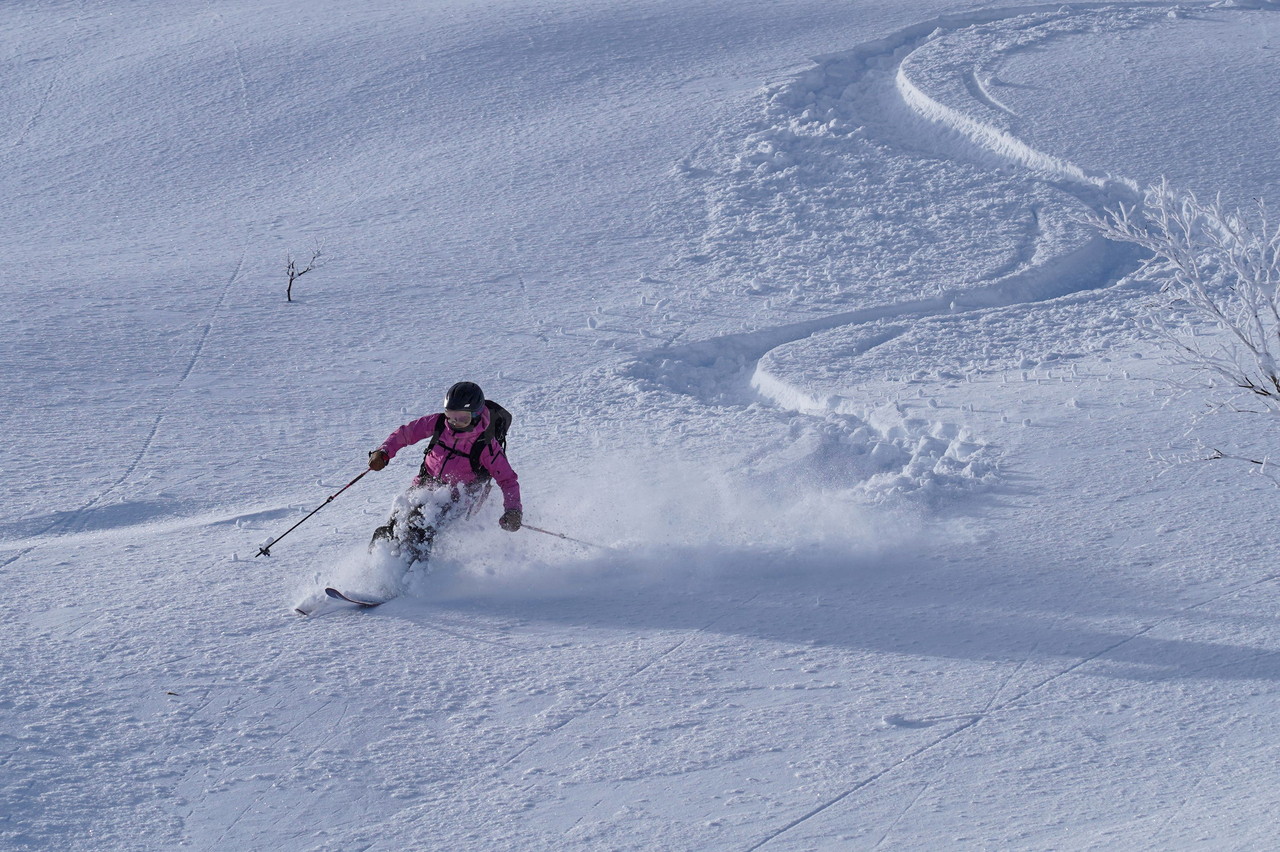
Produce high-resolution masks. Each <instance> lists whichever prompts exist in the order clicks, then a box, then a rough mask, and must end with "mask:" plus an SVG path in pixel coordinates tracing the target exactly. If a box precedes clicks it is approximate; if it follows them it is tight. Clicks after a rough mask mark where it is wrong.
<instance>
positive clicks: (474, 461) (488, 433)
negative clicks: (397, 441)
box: [419, 414, 501, 481]
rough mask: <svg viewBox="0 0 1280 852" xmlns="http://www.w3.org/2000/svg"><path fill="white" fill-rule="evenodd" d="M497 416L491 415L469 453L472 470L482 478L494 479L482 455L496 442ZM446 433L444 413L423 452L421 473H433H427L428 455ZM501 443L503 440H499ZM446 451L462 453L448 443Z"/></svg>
mask: <svg viewBox="0 0 1280 852" xmlns="http://www.w3.org/2000/svg"><path fill="white" fill-rule="evenodd" d="M497 425H498V423H497V418H495V417H490V418H489V425H488V426H486V427H485V429H484V431H483V432H481V433H480V437H478V438H476V442H475V443H474V444H472V445H471V452H470V453H468V455H467V461H469V462H471V472H472V473H474V474H475V475H476V477H477V478H478V479H479V480H481V481H484V480H487V479H492V478H493V474H491V473H489V471H487V470H485V467H484V465H483V464H481V463H480V456H481V455H483V454H484V451H485V448H486V447H488V446H489V445H490V444H491V443H493V442H494V433H495V430H496V429H497ZM443 434H444V415H443V414H442V415H440V419H439V420H437V421H436V425H435V428H434V429H433V430H432V432H431V440H430V441H428V442H427V448H426V449H425V450H424V451H423V452H422V467H421V468H420V469H419V475H420V476H422V478H424V479H427V478H429V477H430V476H431V474H429V473H427V456H429V455H431V451H432V450H434V449H435V447H436V444H438V443H440V436H441V435H443ZM499 443H500V445H501V442H499ZM444 448H445V450H446V451H448V453H449V455H451V456H460V455H462V453H460V452H458V451H457V450H455V449H454V448H453V447H451V446H449V445H448V444H445V445H444Z"/></svg>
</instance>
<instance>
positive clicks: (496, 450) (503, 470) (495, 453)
mask: <svg viewBox="0 0 1280 852" xmlns="http://www.w3.org/2000/svg"><path fill="white" fill-rule="evenodd" d="M480 463H481V464H482V465H484V467H485V470H487V471H489V473H490V474H492V475H493V479H494V481H495V482H497V483H498V487H499V488H501V489H502V508H504V509H517V510H521V511H523V509H522V507H521V505H520V480H519V478H518V477H517V476H516V472H515V471H514V470H513V469H512V468H511V462H509V461H507V453H506V451H505V450H503V449H502V447H500V446H498V443H497V441H494V442H493V443H492V444H491V445H490V446H489V448H488V449H486V450H485V451H484V455H483V456H481V457H480Z"/></svg>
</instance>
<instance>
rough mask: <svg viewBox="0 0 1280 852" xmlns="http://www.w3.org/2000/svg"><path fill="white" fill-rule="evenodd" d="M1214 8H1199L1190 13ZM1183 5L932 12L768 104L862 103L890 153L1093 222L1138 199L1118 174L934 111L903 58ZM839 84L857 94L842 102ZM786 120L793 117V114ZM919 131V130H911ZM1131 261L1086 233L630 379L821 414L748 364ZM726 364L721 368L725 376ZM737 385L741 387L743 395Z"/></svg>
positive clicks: (659, 361) (650, 367)
mask: <svg viewBox="0 0 1280 852" xmlns="http://www.w3.org/2000/svg"><path fill="white" fill-rule="evenodd" d="M1216 5H1217V4H1208V3H1206V4H1200V5H1199V8H1206V9H1207V8H1209V7H1210V6H1216ZM1185 8H1187V7H1185V6H1170V5H1169V4H1167V3H1122V4H1109V3H1084V4H1072V5H1070V6H1064V5H1061V4H1052V5H1051V4H1043V5H1029V6H1019V7H1008V8H1000V9H990V10H982V11H977V12H966V13H958V14H950V15H942V16H939V17H936V18H932V19H929V20H927V21H924V22H921V23H919V24H914V25H912V26H910V27H906V28H903V29H901V30H899V31H898V32H896V33H894V34H892V35H890V36H888V37H886V38H884V39H877V40H875V41H871V42H867V43H865V44H862V45H859V46H857V47H855V48H853V49H851V50H849V51H846V52H843V53H839V54H835V55H832V56H828V57H824V58H822V59H821V60H820V61H819V66H818V68H817V69H816V70H811V71H807V72H805V73H804V74H802V75H800V76H799V77H798V78H796V79H795V80H793V81H792V82H791V83H790V84H789V85H788V86H786V87H785V88H784V89H782V90H781V91H780V92H779V93H778V94H777V95H775V96H774V99H775V100H777V101H780V102H781V101H791V102H795V103H813V102H815V101H817V102H819V103H837V104H839V103H842V102H847V101H850V100H855V99H856V100H857V101H858V102H859V104H861V105H863V106H865V105H867V104H873V105H876V106H877V107H879V111H878V112H873V113H870V114H869V113H867V112H866V111H865V110H863V111H860V112H859V113H858V120H859V121H860V122H863V123H864V124H865V125H866V126H867V127H869V128H874V130H875V133H876V135H877V136H878V137H879V138H880V139H882V140H884V141H886V142H888V143H890V145H891V146H896V147H897V148H898V149H899V150H901V151H912V150H919V151H921V152H922V153H923V154H925V155H927V156H931V157H939V158H943V159H950V160H954V161H957V162H965V163H976V164H979V165H982V166H983V167H987V168H991V169H1000V168H1016V169H1020V170H1024V171H1026V172H1029V173H1031V174H1034V175H1035V176H1037V177H1038V178H1039V180H1041V181H1042V182H1043V183H1044V184H1046V185H1047V186H1050V187H1053V188H1055V189H1057V190H1059V191H1061V192H1062V193H1064V194H1066V195H1068V196H1071V197H1073V198H1074V199H1076V201H1077V202H1078V203H1079V205H1080V207H1081V210H1082V212H1088V213H1089V214H1092V215H1101V214H1103V213H1104V211H1105V210H1107V209H1113V208H1115V207H1117V206H1119V205H1121V204H1125V205H1134V204H1137V203H1139V202H1140V198H1141V193H1140V192H1139V189H1138V186H1137V184H1136V183H1135V182H1134V181H1132V180H1129V179H1127V178H1124V177H1118V176H1114V175H1110V174H1105V173H1099V172H1094V171H1090V170H1088V169H1086V168H1084V167H1081V166H1079V165H1076V164H1074V163H1071V162H1069V161H1067V160H1064V159H1062V158H1059V157H1056V156H1053V155H1051V154H1048V153H1046V152H1043V151H1040V150H1037V149H1036V148H1035V147H1033V146H1032V145H1030V144H1028V143H1026V142H1024V141H1023V140H1021V139H1019V138H1017V137H1016V136H1014V135H1012V134H1010V133H1009V132H1007V131H1005V130H1003V129H1001V128H999V127H997V126H995V125H993V124H990V123H988V122H985V121H983V120H982V119H980V118H977V117H974V116H972V115H971V114H969V112H967V111H966V110H965V109H964V106H963V105H961V106H956V105H951V104H948V103H944V102H943V101H942V100H940V99H938V98H937V97H935V96H933V95H931V94H930V93H929V91H928V89H927V86H926V85H922V84H920V83H918V82H917V81H915V80H913V78H912V69H911V66H912V62H913V59H915V57H916V56H917V54H918V53H919V52H920V51H921V49H922V48H925V47H927V46H928V45H929V44H931V43H932V42H934V41H935V40H936V39H937V38H938V36H939V34H941V33H958V32H961V31H963V30H966V29H969V28H971V27H974V26H977V25H983V24H993V23H1008V22H1021V20H1022V19H1027V18H1028V17H1030V20H1029V21H1028V26H1036V25H1042V24H1044V23H1045V21H1046V20H1047V18H1046V16H1049V17H1050V18H1052V19H1053V20H1064V19H1072V18H1084V17H1085V16H1090V15H1094V14H1095V13H1098V12H1109V11H1113V10H1117V9H1134V10H1150V11H1151V12H1152V13H1153V16H1155V17H1153V20H1159V17H1158V16H1159V15H1167V14H1168V13H1170V12H1171V11H1172V10H1174V9H1185ZM1193 8H1194V7H1193ZM886 69H887V70H886ZM979 73H980V69H976V68H967V69H964V70H963V71H961V72H959V74H960V76H961V79H962V87H963V88H964V89H965V91H966V92H967V93H968V94H969V96H970V98H971V99H972V101H973V102H974V103H976V104H978V105H982V106H986V107H988V108H990V109H991V110H993V111H998V112H1002V113H1005V114H1009V115H1012V114H1013V113H1012V111H1011V110H1009V109H1008V108H1007V107H1006V106H1004V105H1003V104H1001V103H999V101H997V100H996V99H995V98H993V97H992V96H991V95H990V93H989V92H988V91H987V89H986V87H984V86H983V85H982V84H981V82H980V81H979V76H978V75H979ZM815 78H816V82H815ZM851 87H852V88H853V89H855V90H856V91H857V94H853V95H851V94H850V89H851ZM971 106H972V105H971ZM790 117H791V118H797V117H798V111H796V113H794V114H793V115H792V116H790ZM922 129H923V130H924V131H925V132H923V133H922V132H920V131H921V130H922ZM1034 253H1035V252H1034V248H1033V247H1032V246H1028V247H1027V249H1026V251H1025V252H1024V255H1025V256H1027V257H1030V256H1032V255H1033V254H1034ZM1140 262H1141V258H1140V256H1139V254H1138V252H1137V251H1135V250H1134V249H1133V248H1132V247H1130V246H1126V245H1120V244H1116V243H1112V242H1110V241H1108V240H1105V239H1103V238H1102V237H1100V236H1091V237H1090V238H1089V239H1088V240H1087V241H1086V242H1084V243H1082V244H1080V245H1077V246H1076V247H1075V248H1073V249H1071V250H1070V251H1067V252H1065V253H1060V254H1058V255H1056V256H1053V257H1050V258H1047V259H1046V260H1045V261H1043V262H1042V263H1040V264H1038V265H1030V264H1028V265H1027V266H1025V267H1024V268H1022V269H1018V270H1016V271H1014V272H1011V273H1010V274H1008V275H1006V276H1004V277H1002V278H997V279H993V280H975V281H971V282H969V283H967V284H965V285H963V286H961V287H959V288H956V289H954V290H949V291H945V292H943V293H942V294H941V295H939V296H937V297H934V298H929V299H919V300H911V301H907V302H897V303H891V304H885V305H875V306H869V307H866V308H860V309H857V310H853V311H841V312H838V313H835V314H831V315H829V316H827V317H822V318H817V319H811V320H804V321H801V322H795V323H787V324H783V325H778V326H774V327H766V328H761V329H757V330H754V331H749V332H742V333H736V334H730V335H726V336H723V337H718V338H712V339H708V340H702V341H698V342H694V343H688V344H682V345H680V346H672V345H668V346H666V347H663V348H661V349H658V350H653V351H650V352H649V353H647V354H645V355H643V356H641V357H640V358H639V363H640V366H639V368H638V370H636V371H635V372H636V374H637V375H641V376H645V375H652V374H653V373H655V372H657V373H659V374H661V373H667V372H670V365H671V364H673V363H674V364H677V365H679V367H680V368H681V371H682V373H687V372H688V371H690V370H692V371H694V372H706V371H711V372H712V373H714V374H715V376H716V378H715V379H714V386H715V387H717V390H716V391H715V393H714V394H712V396H714V398H715V399H716V400H717V401H721V402H730V403H733V402H735V401H736V402H737V403H738V404H740V405H746V404H749V403H750V402H751V401H753V400H760V399H763V400H765V401H767V402H769V403H771V404H773V405H775V406H778V407H780V408H786V409H793V410H796V411H800V412H803V411H813V410H821V409H823V408H825V407H827V404H826V403H824V402H823V401H822V400H818V399H814V398H813V397H812V396H810V395H809V394H807V393H806V392H804V391H802V390H799V389H797V388H794V387H790V386H788V385H787V384H786V383H785V382H783V381H781V380H780V379H778V378H777V377H775V376H772V375H770V374H769V373H768V372H765V371H763V370H762V369H761V367H760V362H761V361H762V360H763V359H765V358H766V357H767V356H768V355H769V354H770V353H771V352H773V351H775V350H777V349H779V348H780V347H783V346H785V345H788V344H792V343H796V342H798V341H802V340H804V339H806V338H809V337H812V336H813V335H815V334H818V333H820V332H824V331H830V330H833V329H839V328H845V327H854V326H858V325H864V324H867V323H871V322H874V321H878V320H879V321H885V320H899V321H903V322H904V323H905V324H907V325H908V326H909V325H910V324H911V323H914V322H917V321H919V320H922V319H926V318H928V317H932V316H940V315H946V314H955V313H963V312H966V311H971V310H976V311H982V310H990V309H999V308H1006V307H1009V306H1013V305H1021V304H1030V303H1034V302H1042V301H1049V300H1053V299H1058V298H1061V297H1063V296H1069V295H1072V294H1074V293H1079V292H1082V291H1084V290H1093V289H1100V288H1104V287H1107V286H1111V285H1113V284H1115V283H1116V282H1117V281H1119V280H1121V279H1123V278H1124V277H1125V276H1127V275H1128V274H1130V273H1131V272H1133V271H1134V270H1136V269H1137V267H1138V265H1139V264H1140ZM901 333H902V332H901V331H899V332H897V333H888V334H884V335H880V336H878V337H876V339H875V341H874V343H872V344H871V345H872V346H878V345H881V344H883V343H886V342H889V341H890V340H892V339H893V338H894V337H896V336H898V335H899V334H901ZM726 364H728V365H730V366H729V367H728V368H727V369H726V366H725V365H726ZM678 384H680V385H683V384H684V383H683V382H679V383H678ZM745 385H749V389H748V388H747V387H745ZM681 389H683V388H681ZM703 396H706V394H703ZM846 413H851V412H846Z"/></svg>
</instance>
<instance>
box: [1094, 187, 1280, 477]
mask: <svg viewBox="0 0 1280 852" xmlns="http://www.w3.org/2000/svg"><path fill="white" fill-rule="evenodd" d="M1094 224H1095V225H1096V226H1097V227H1098V228H1099V229H1100V230H1101V231H1102V233H1103V234H1104V235H1106V236H1107V237H1109V238H1110V239H1113V240H1118V241H1121V242H1128V243H1133V244H1135V245H1137V246H1140V247H1141V248H1143V249H1146V251H1147V252H1149V256H1148V258H1147V259H1146V261H1144V263H1143V266H1142V268H1141V270H1139V273H1138V274H1139V275H1140V276H1143V277H1145V278H1147V279H1148V280H1151V281H1153V282H1157V283H1159V284H1160V296H1159V298H1158V299H1157V301H1156V302H1155V303H1154V304H1153V305H1152V308H1151V310H1150V311H1148V313H1147V315H1146V321H1147V326H1148V327H1149V328H1150V330H1151V331H1152V332H1153V334H1154V335H1155V337H1156V338H1157V340H1159V341H1160V342H1161V343H1162V344H1163V345H1164V348H1165V350H1166V352H1167V353H1168V355H1169V361H1170V362H1171V365H1173V366H1181V367H1186V368H1190V370H1192V371H1195V372H1197V373H1199V374H1202V375H1205V376H1207V377H1208V379H1209V381H1208V389H1209V390H1210V391H1211V392H1214V391H1216V392H1218V395H1219V397H1225V398H1220V399H1218V400H1215V402H1217V403H1218V405H1217V407H1218V408H1223V407H1226V408H1229V409H1231V410H1235V411H1250V410H1252V411H1257V410H1258V409H1257V408H1256V407H1254V406H1250V405H1247V404H1244V403H1245V400H1251V401H1252V402H1253V403H1255V405H1257V404H1260V405H1261V408H1262V410H1264V411H1267V412H1270V413H1271V414H1276V415H1280V300H1278V296H1277V287H1280V227H1277V226H1276V225H1275V224H1274V223H1273V222H1272V221H1271V220H1270V218H1269V216H1268V211H1267V206H1266V204H1265V202H1263V201H1261V200H1259V201H1258V202H1257V209H1256V211H1254V212H1253V213H1251V214H1250V215H1246V214H1245V213H1242V212H1241V211H1240V210H1227V209H1225V208H1224V207H1223V206H1222V202H1221V199H1216V200H1214V201H1213V202H1211V203H1207V202H1203V201H1200V200H1199V199H1198V198H1196V196H1195V195H1194V194H1193V193H1190V192H1179V191H1176V190H1174V189H1173V188H1171V187H1170V185H1169V183H1168V182H1167V181H1162V182H1161V183H1160V184H1158V185H1156V186H1153V187H1151V188H1150V189H1148V190H1147V192H1146V194H1145V198H1144V201H1143V203H1142V204H1141V205H1133V206H1126V205H1121V206H1120V207H1119V208H1117V209H1115V210H1108V211H1107V214H1106V216H1105V217H1104V218H1101V219H1097V220H1095V221H1094ZM1206 325H1208V326H1210V328H1211V331H1210V333H1208V334H1202V333H1198V330H1200V329H1203V328H1204V327H1205V326H1206ZM1173 381H1174V384H1179V382H1178V380H1177V379H1176V378H1175V379H1174V380H1173ZM1180 386H1182V387H1186V385H1185V384H1182V385H1180ZM1208 457H1209V458H1236V459H1240V460H1243V461H1249V462H1252V463H1254V464H1259V465H1261V464H1263V462H1261V461H1257V460H1255V459H1251V458H1246V457H1243V456H1235V455H1228V454H1226V453H1223V452H1221V451H1219V450H1216V449H1214V450H1212V453H1211V454H1210V455H1209V456H1208Z"/></svg>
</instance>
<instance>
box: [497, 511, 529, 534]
mask: <svg viewBox="0 0 1280 852" xmlns="http://www.w3.org/2000/svg"><path fill="white" fill-rule="evenodd" d="M523 520H524V512H521V511H520V510H519V509H508V510H507V511H505V512H503V513H502V517H501V518H498V526H500V527H502V528H503V529H504V530H506V531H507V532H515V531H516V530H518V529H520V523H521V522H522V521H523Z"/></svg>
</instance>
